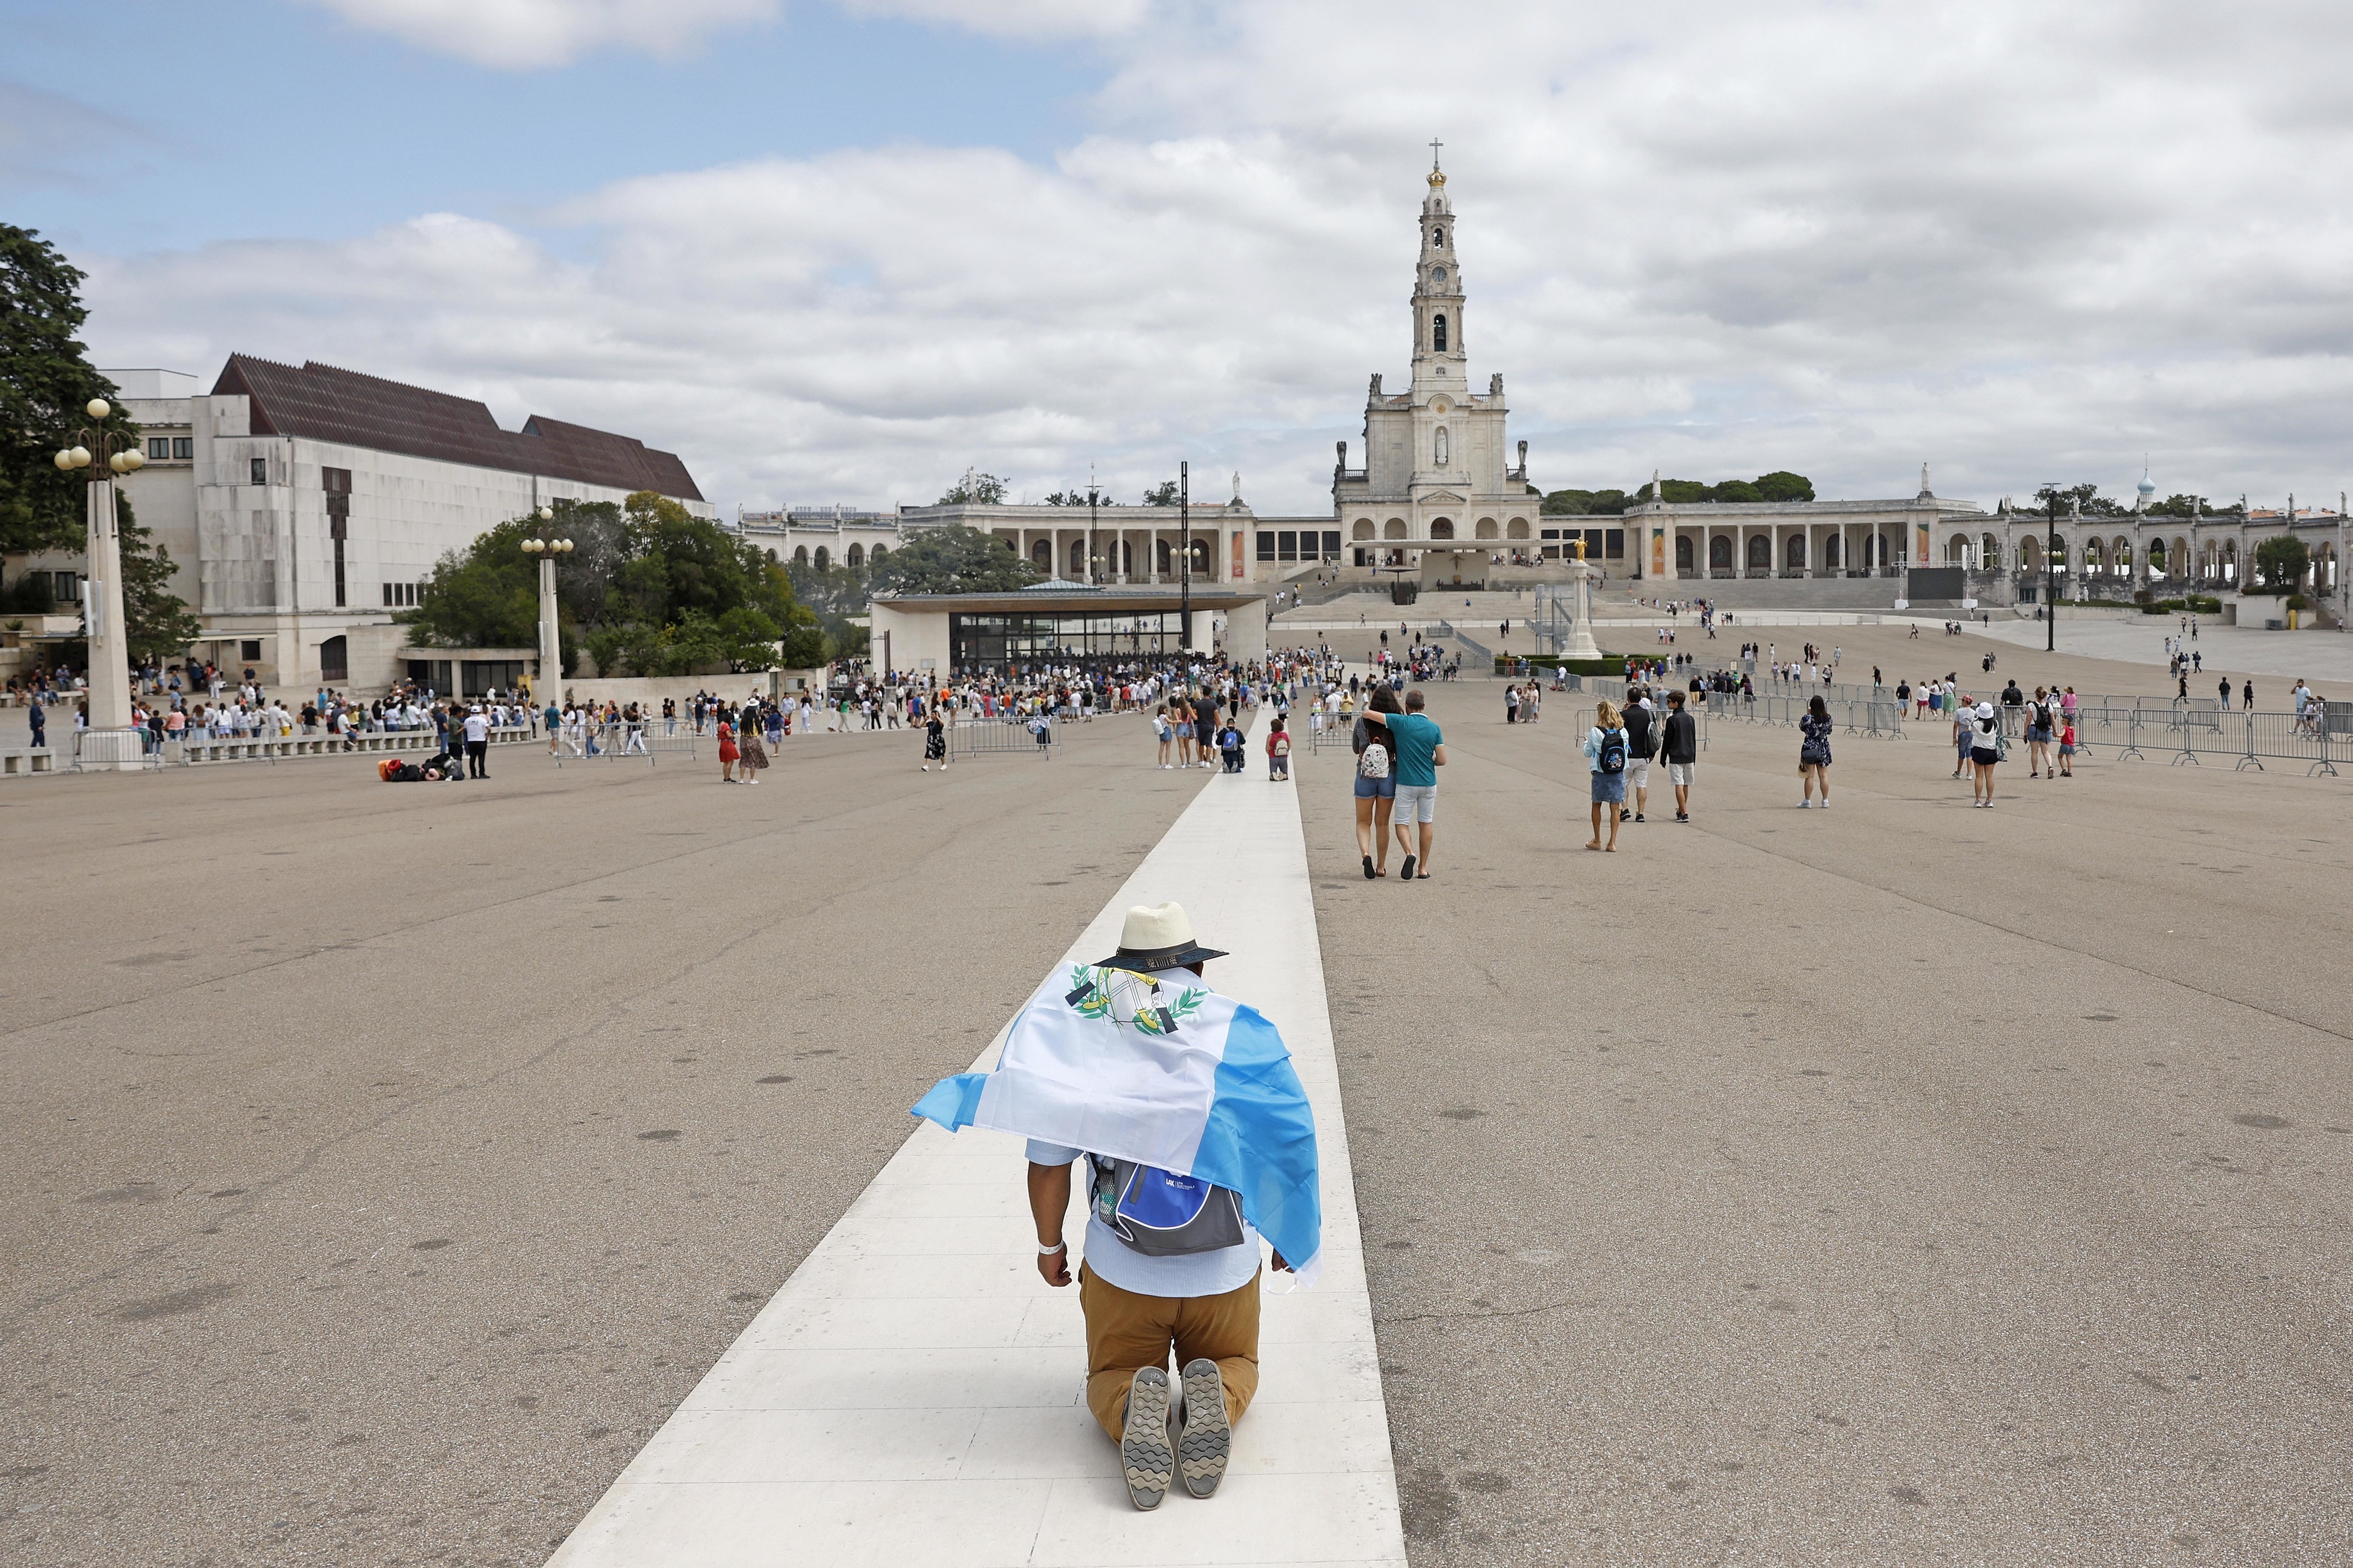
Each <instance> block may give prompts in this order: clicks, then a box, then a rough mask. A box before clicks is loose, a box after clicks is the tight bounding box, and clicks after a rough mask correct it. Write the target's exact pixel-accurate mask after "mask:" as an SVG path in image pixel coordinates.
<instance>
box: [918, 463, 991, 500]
mask: <svg viewBox="0 0 2353 1568" xmlns="http://www.w3.org/2000/svg"><path fill="white" fill-rule="evenodd" d="M1004 500H1005V481H1004V480H1003V479H998V478H997V476H996V475H995V474H981V473H975V472H974V471H973V470H972V469H970V468H966V469H965V471H964V478H962V479H958V480H957V481H956V482H955V484H953V485H951V486H950V487H948V493H947V494H945V495H944V496H942V497H941V498H940V499H939V500H938V501H937V502H936V503H935V504H937V505H940V506H1000V505H1002V504H1003V503H1004Z"/></svg>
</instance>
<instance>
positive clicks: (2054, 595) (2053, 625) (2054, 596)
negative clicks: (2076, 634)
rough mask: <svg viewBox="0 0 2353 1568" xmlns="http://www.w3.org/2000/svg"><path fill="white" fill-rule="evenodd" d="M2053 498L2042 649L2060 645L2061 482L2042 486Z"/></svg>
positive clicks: (2046, 550)
mask: <svg viewBox="0 0 2353 1568" xmlns="http://www.w3.org/2000/svg"><path fill="white" fill-rule="evenodd" d="M2042 491H2043V493H2044V494H2045V495H2047V496H2049V497H2050V498H2051V533H2050V537H2049V538H2047V539H2045V540H2044V541H2043V544H2042V651H2043V652H2045V653H2051V652H2055V651H2056V650H2057V648H2058V647H2059V571H2058V561H2059V554H2058V552H2059V482H2058V481H2057V480H2056V479H2053V480H2052V482H2051V483H2049V484H2047V485H2045V486H2043V487H2042Z"/></svg>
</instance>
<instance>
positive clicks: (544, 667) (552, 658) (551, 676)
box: [522, 506, 572, 702]
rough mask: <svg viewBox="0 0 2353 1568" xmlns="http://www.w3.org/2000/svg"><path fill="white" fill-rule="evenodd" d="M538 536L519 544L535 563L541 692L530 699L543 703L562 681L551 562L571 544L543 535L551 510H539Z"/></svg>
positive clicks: (552, 518) (568, 551) (552, 516)
mask: <svg viewBox="0 0 2353 1568" xmlns="http://www.w3.org/2000/svg"><path fill="white" fill-rule="evenodd" d="M538 517H539V527H540V531H539V532H538V534H536V535H535V536H533V538H530V539H526V540H524V541H523V542H522V552H523V553H524V554H525V555H530V556H535V557H537V558H538V561H539V679H540V682H541V689H539V690H537V691H535V692H533V697H534V698H536V699H538V700H540V701H542V702H544V701H545V700H546V699H547V695H548V692H549V691H550V690H552V689H556V688H558V687H560V686H561V684H562V682H563V680H564V647H563V642H562V634H561V633H560V632H559V631H558V630H557V627H556V621H555V558H556V557H557V556H559V555H569V554H571V553H572V541H570V540H568V539H558V538H556V537H554V535H552V534H550V533H549V532H548V531H547V525H548V524H549V523H551V522H554V521H555V511H554V508H552V507H544V506H543V507H541V508H540V509H539V513H538Z"/></svg>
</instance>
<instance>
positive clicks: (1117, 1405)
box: [1079, 1264, 1259, 1442]
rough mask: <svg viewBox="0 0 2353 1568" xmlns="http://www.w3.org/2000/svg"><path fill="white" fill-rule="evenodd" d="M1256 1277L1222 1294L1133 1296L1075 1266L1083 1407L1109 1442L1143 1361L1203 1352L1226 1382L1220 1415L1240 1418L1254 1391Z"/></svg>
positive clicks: (1179, 1359) (1161, 1363)
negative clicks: (1082, 1326) (1083, 1357)
mask: <svg viewBox="0 0 2353 1568" xmlns="http://www.w3.org/2000/svg"><path fill="white" fill-rule="evenodd" d="M1258 1282H1259V1276H1258V1275H1256V1274H1253V1275H1251V1276H1250V1283H1249V1284H1247V1285H1244V1286H1243V1287H1241V1288H1240V1289H1238V1290H1229V1291H1227V1292H1226V1293H1225V1294H1224V1295H1222V1296H1139V1295H1137V1294H1135V1292H1134V1291H1133V1290H1123V1289H1120V1288H1119V1287H1118V1286H1116V1285H1113V1284H1110V1283H1108V1282H1106V1281H1104V1280H1103V1279H1100V1278H1098V1277H1097V1276H1096V1274H1095V1272H1094V1270H1093V1269H1092V1268H1087V1267H1086V1266H1085V1265H1084V1264H1082V1265H1080V1267H1079V1308H1080V1310H1082V1311H1083V1312H1084V1313H1085V1314H1086V1318H1087V1408H1088V1409H1090V1410H1092V1411H1093V1412H1094V1413H1095V1419H1096V1420H1097V1421H1098V1422H1101V1423H1102V1424H1103V1430H1104V1431H1105V1432H1108V1433H1110V1434H1111V1436H1112V1440H1113V1442H1117V1441H1118V1440H1119V1437H1120V1429H1121V1426H1123V1424H1124V1422H1125V1421H1126V1418H1127V1390H1128V1385H1129V1384H1131V1383H1133V1382H1134V1379H1135V1374H1136V1373H1137V1371H1138V1370H1139V1369H1141V1368H1144V1367H1147V1366H1156V1367H1160V1368H1163V1369H1166V1367H1167V1366H1168V1351H1169V1347H1170V1346H1171V1345H1174V1346H1175V1347H1176V1365H1177V1367H1178V1368H1179V1369H1181V1368H1182V1367H1183V1366H1184V1365H1185V1363H1187V1362H1190V1361H1194V1360H1197V1359H1198V1358H1200V1357H1202V1356H1207V1357H1208V1359H1209V1360H1211V1361H1213V1362H1216V1363H1218V1372H1219V1376H1221V1377H1222V1378H1223V1379H1224V1380H1225V1384H1226V1419H1227V1420H1228V1421H1229V1422H1232V1421H1239V1420H1240V1419H1241V1418H1242V1412H1243V1411H1245V1410H1247V1409H1249V1408H1250V1396H1251V1395H1253V1394H1256V1393H1257V1392H1258Z"/></svg>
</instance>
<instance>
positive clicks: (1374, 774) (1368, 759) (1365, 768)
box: [1356, 741, 1389, 779]
mask: <svg viewBox="0 0 2353 1568" xmlns="http://www.w3.org/2000/svg"><path fill="white" fill-rule="evenodd" d="M1356 773H1357V775H1358V776H1359V777H1361V778H1368V779H1385V778H1387V777H1388V776H1389V749H1388V747H1387V746H1385V745H1383V744H1382V743H1381V742H1378V741H1367V742H1365V750H1364V753H1363V754H1362V755H1361V756H1359V757H1358V758H1357V759H1356Z"/></svg>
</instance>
